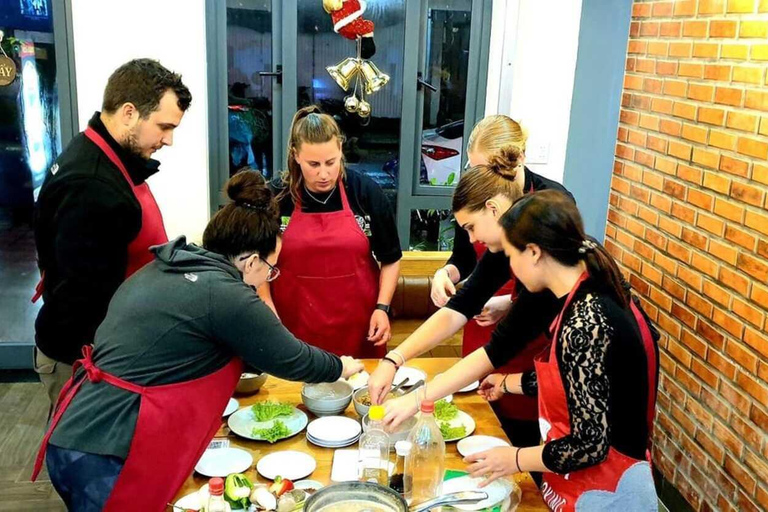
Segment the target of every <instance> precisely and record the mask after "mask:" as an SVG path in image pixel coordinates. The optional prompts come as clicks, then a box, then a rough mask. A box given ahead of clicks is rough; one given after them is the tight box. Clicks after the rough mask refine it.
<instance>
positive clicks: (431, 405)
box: [421, 400, 435, 414]
mask: <svg viewBox="0 0 768 512" xmlns="http://www.w3.org/2000/svg"><path fill="white" fill-rule="evenodd" d="M421 412H426V413H429V414H432V413H433V412H435V402H433V401H431V400H424V401H423V402H421Z"/></svg>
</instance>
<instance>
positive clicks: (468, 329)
mask: <svg viewBox="0 0 768 512" xmlns="http://www.w3.org/2000/svg"><path fill="white" fill-rule="evenodd" d="M533 191H534V190H533V185H531V188H530V189H529V191H528V193H531V192H533ZM472 246H473V247H474V249H475V254H476V255H477V260H478V261H480V258H482V257H483V254H485V251H486V250H487V249H486V247H485V245H484V244H481V243H479V242H475V243H473V244H472ZM516 288H517V279H516V278H515V276H514V274H512V279H510V280H509V281H507V282H506V283H505V284H504V286H502V287H501V288H499V291H497V292H496V294H495V295H494V297H498V296H501V295H512V300H513V301H514V300H515V298H516V294H517V290H516ZM494 329H496V325H489V326H486V327H481V326H479V325H477V321H476V320H475V319H474V318H470V319H469V321H467V323H466V325H465V326H464V339H463V341H462V346H461V356H462V357H466V356H467V355H469V354H470V353H472V352H474V351H475V350H477V349H478V348H480V347H483V346H485V344H486V343H488V341H489V340H490V339H491V334H492V333H493V331H494ZM548 343H549V337H548V336H547V334H546V333H542V334H541V336H539V337H538V338H536V339H535V340H534V341H533V342H531V343H530V344H528V345H527V346H526V347H525V349H523V351H522V352H520V353H519V354H518V355H517V356H515V357H514V358H513V359H511V360H510V361H509V362H507V364H505V365H504V366H502V367H501V368H497V369H496V370H495V371H494V373H510V374H512V373H523V372H530V371H532V370H533V358H534V357H535V356H536V355H537V354H539V353H540V352H541V351H542V350H544V348H545V347H546V346H547V344H548ZM491 407H493V410H494V411H495V412H496V413H497V414H499V415H500V416H501V417H503V418H512V419H516V420H530V421H536V419H538V417H539V410H538V406H537V402H536V397H531V396H524V395H511V394H508V395H504V396H503V397H501V399H499V400H498V401H496V402H491Z"/></svg>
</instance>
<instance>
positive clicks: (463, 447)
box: [456, 436, 509, 457]
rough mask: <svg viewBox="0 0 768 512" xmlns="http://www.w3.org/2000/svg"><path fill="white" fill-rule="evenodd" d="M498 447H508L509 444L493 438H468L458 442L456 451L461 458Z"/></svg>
mask: <svg viewBox="0 0 768 512" xmlns="http://www.w3.org/2000/svg"><path fill="white" fill-rule="evenodd" d="M499 446H509V443H508V442H506V441H505V440H503V439H499V438H498V437H493V436H470V437H466V438H464V439H462V440H461V441H459V444H457V445H456V449H457V450H459V453H460V454H461V455H462V456H464V457H468V456H469V455H473V454H475V453H480V452H484V451H486V450H490V449H491V448H497V447H499Z"/></svg>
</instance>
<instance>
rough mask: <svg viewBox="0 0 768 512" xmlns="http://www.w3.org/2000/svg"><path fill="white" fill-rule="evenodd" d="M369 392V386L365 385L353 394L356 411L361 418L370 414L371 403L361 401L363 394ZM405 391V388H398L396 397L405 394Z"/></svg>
mask: <svg viewBox="0 0 768 512" xmlns="http://www.w3.org/2000/svg"><path fill="white" fill-rule="evenodd" d="M367 392H368V386H363V387H362V388H360V389H358V390H357V391H355V394H354V395H352V402H353V403H354V404H355V411H356V412H357V415H358V416H360V417H361V418H362V417H363V416H365V415H366V414H368V409H370V407H371V406H370V405H365V404H364V403H362V402H361V401H360V399H361V398H362V396H363V395H364V394H366V393H367ZM404 394H405V392H404V391H403V390H398V391H397V392H396V393H395V396H396V397H399V396H403V395H404Z"/></svg>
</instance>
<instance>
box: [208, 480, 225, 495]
mask: <svg viewBox="0 0 768 512" xmlns="http://www.w3.org/2000/svg"><path fill="white" fill-rule="evenodd" d="M208 493H209V494H211V495H212V496H221V495H222V494H224V479H222V478H218V477H217V478H211V479H210V480H209V481H208Z"/></svg>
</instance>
